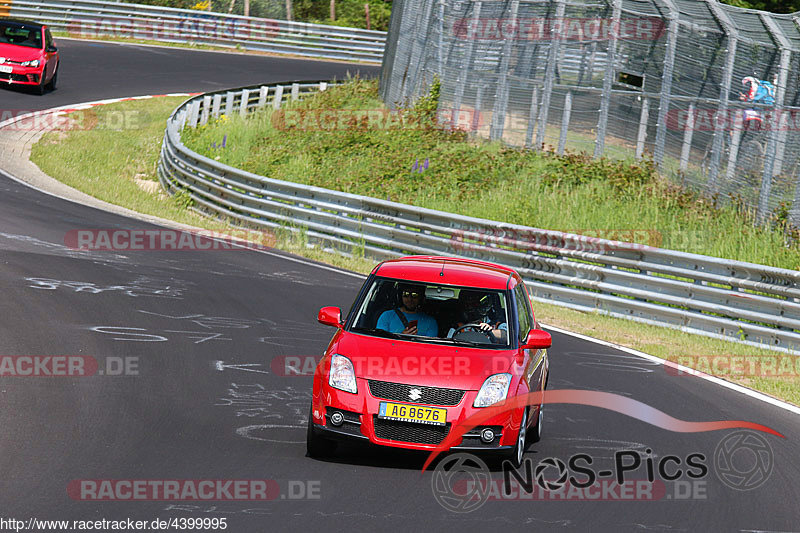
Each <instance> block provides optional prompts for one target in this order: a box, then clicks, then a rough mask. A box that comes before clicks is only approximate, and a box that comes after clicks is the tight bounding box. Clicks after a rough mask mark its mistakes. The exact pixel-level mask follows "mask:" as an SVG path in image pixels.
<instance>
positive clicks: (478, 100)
mask: <svg viewBox="0 0 800 533" xmlns="http://www.w3.org/2000/svg"><path fill="white" fill-rule="evenodd" d="M482 100H483V85H480V82H478V90H477V91H476V94H475V113H474V114H473V115H472V127H471V128H470V134H471V135H475V134H477V132H478V127H479V125H480V117H481V104H482Z"/></svg>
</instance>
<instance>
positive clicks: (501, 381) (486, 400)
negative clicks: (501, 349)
mask: <svg viewBox="0 0 800 533" xmlns="http://www.w3.org/2000/svg"><path fill="white" fill-rule="evenodd" d="M509 385H511V374H495V375H493V376H489V377H488V378H486V381H484V382H483V385H482V386H481V390H479V391H478V396H477V397H476V398H475V402H474V403H473V404H472V406H473V407H489V406H490V405H492V404H495V403H497V402H502V401H503V400H505V399H506V396H508V386H509Z"/></svg>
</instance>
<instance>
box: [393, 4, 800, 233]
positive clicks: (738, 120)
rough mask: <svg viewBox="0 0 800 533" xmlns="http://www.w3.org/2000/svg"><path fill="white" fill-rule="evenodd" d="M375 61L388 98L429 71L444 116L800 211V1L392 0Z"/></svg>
mask: <svg viewBox="0 0 800 533" xmlns="http://www.w3.org/2000/svg"><path fill="white" fill-rule="evenodd" d="M383 67H384V68H383V72H382V78H381V96H382V98H383V99H384V101H385V102H386V103H387V104H389V105H390V106H397V105H403V104H406V103H408V102H410V101H412V100H413V99H415V98H417V97H418V96H420V95H421V94H423V93H424V92H425V91H426V90H427V88H428V87H429V86H430V84H431V83H432V81H433V80H434V77H435V76H438V78H439V79H440V80H441V96H440V101H439V111H440V121H444V122H445V123H448V124H449V125H450V127H453V128H460V129H465V130H467V131H469V132H472V133H473V134H475V135H478V136H481V137H486V138H489V139H492V140H502V141H503V142H505V143H508V144H510V145H515V146H526V147H531V148H534V149H538V150H541V149H552V150H554V151H556V152H558V153H564V152H565V151H567V150H569V151H583V152H589V153H591V154H593V155H594V156H595V157H601V156H606V157H612V158H630V159H642V158H652V160H653V161H654V163H655V164H656V165H657V166H658V168H659V169H660V171H661V172H662V173H663V174H664V175H666V176H668V177H670V178H671V179H672V180H674V181H675V182H677V183H680V184H682V185H684V186H686V187H690V188H693V189H695V190H699V191H701V192H703V193H704V194H706V195H708V196H712V197H714V196H716V197H717V198H718V199H719V200H720V201H731V200H735V201H737V202H738V203H740V204H741V205H743V206H745V207H746V208H748V209H751V210H752V211H753V212H755V213H756V214H757V217H758V220H759V221H764V220H767V219H769V217H771V216H776V215H777V216H782V217H788V221H789V222H790V223H791V224H792V225H794V226H800V187H797V184H798V180H799V179H800V13H796V14H794V15H776V14H769V13H764V12H759V11H754V10H746V9H740V8H734V7H731V6H727V5H724V4H720V3H718V2H716V1H715V0H570V1H565V0H394V5H393V12H392V20H391V24H390V28H389V35H388V39H387V43H386V53H385V55H384V59H383ZM764 82H768V83H764ZM757 87H760V88H759V90H758V91H756V90H755V89H756V88H757ZM751 88H752V89H754V91H753V93H751V92H750V91H749V90H750V89H751ZM762 94H764V95H766V96H767V98H765V99H761V98H758V96H759V95H762ZM754 97H755V98H754Z"/></svg>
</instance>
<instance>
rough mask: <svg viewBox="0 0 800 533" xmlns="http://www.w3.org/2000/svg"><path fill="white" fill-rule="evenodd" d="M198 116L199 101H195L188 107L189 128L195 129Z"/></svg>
mask: <svg viewBox="0 0 800 533" xmlns="http://www.w3.org/2000/svg"><path fill="white" fill-rule="evenodd" d="M199 114H200V100H195V101H194V102H192V103H191V105H190V107H189V127H190V128H195V127H197V119H198V118H199V117H198V115H199Z"/></svg>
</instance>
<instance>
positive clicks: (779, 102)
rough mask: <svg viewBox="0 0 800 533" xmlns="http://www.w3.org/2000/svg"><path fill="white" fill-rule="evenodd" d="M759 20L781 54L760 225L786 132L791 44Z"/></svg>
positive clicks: (774, 26) (780, 162)
mask: <svg viewBox="0 0 800 533" xmlns="http://www.w3.org/2000/svg"><path fill="white" fill-rule="evenodd" d="M760 16H761V20H762V21H763V22H764V26H766V27H767V29H768V30H769V32H770V34H772V37H773V38H774V39H775V40H776V41H777V42H778V47H779V49H780V51H781V59H780V64H779V69H780V70H779V72H778V80H777V82H778V83H777V87H776V88H775V107H774V109H773V115H774V116H773V117H770V118H771V120H768V121H767V124H768V127H769V137H768V140H767V150H766V153H765V154H764V172H763V173H762V175H761V190H760V191H759V195H758V211H757V218H758V221H759V222H761V223H763V222H764V221H765V220H766V217H767V210H768V209H769V197H770V193H771V189H772V177H773V176H776V175H778V174H780V172H781V167H782V165H783V156H784V149H785V146H786V132H785V131H784V128H782V127H781V122H782V121H783V116H784V110H783V103H784V97H785V95H786V81H787V78H788V75H789V61H790V60H791V57H792V50H791V48H792V43H791V42H790V41H789V39H788V38H787V37H786V35H785V34H784V33H783V30H781V28H780V26H778V24H776V23H775V21H774V20H772V18H771V17H770V16H769V15H768V14H766V13H761V14H760Z"/></svg>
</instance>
